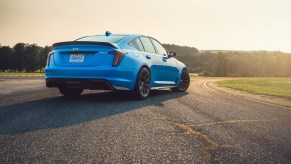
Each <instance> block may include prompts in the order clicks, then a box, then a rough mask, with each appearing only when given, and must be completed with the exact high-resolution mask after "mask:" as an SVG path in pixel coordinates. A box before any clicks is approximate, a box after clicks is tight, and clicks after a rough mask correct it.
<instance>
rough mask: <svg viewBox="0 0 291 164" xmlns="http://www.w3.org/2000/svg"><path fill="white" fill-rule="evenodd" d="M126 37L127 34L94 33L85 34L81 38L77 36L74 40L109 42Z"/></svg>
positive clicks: (115, 41)
mask: <svg viewBox="0 0 291 164" xmlns="http://www.w3.org/2000/svg"><path fill="white" fill-rule="evenodd" d="M125 37H127V35H110V36H105V35H95V36H85V37H83V38H79V39H77V40H76V41H94V42H109V43H117V42H119V41H121V40H122V39H124V38H125Z"/></svg>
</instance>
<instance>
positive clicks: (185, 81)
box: [172, 68, 190, 92]
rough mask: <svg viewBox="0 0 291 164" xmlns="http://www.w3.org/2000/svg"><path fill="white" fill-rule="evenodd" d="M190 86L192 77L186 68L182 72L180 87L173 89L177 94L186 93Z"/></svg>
mask: <svg viewBox="0 0 291 164" xmlns="http://www.w3.org/2000/svg"><path fill="white" fill-rule="evenodd" d="M189 85H190V75H189V73H188V71H187V69H186V68H184V69H183V70H182V75H181V80H180V85H179V86H178V87H176V88H172V90H173V91H176V92H185V91H186V90H187V89H188V87H189Z"/></svg>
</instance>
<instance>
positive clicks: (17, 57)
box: [0, 43, 52, 72]
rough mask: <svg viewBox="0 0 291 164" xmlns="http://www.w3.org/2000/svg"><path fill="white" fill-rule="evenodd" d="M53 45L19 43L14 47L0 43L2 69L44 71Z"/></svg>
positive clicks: (0, 64)
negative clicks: (42, 45) (41, 45)
mask: <svg viewBox="0 0 291 164" xmlns="http://www.w3.org/2000/svg"><path fill="white" fill-rule="evenodd" d="M51 50H52V47H50V46H45V47H40V46H38V45H36V44H25V43H18V44H16V45H15V46H13V47H12V48H11V47H9V46H1V45H0V71H15V72H34V71H43V70H44V67H45V65H46V58H47V54H48V52H50V51H51Z"/></svg>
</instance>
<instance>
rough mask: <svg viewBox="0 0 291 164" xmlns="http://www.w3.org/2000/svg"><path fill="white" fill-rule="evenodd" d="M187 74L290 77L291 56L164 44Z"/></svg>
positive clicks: (277, 52)
mask: <svg viewBox="0 0 291 164" xmlns="http://www.w3.org/2000/svg"><path fill="white" fill-rule="evenodd" d="M164 46H165V47H166V48H167V50H169V51H175V50H176V51H177V52H178V53H177V57H176V58H177V59H178V60H180V61H182V62H184V63H185V65H186V66H187V67H188V69H189V70H190V72H193V73H200V74H202V75H205V76H243V77H250V76H251V77H253V76H291V54H290V53H284V52H280V51H202V52H199V51H198V50H197V49H196V48H194V47H192V48H191V47H185V46H184V47H181V46H177V45H169V44H166V45H164Z"/></svg>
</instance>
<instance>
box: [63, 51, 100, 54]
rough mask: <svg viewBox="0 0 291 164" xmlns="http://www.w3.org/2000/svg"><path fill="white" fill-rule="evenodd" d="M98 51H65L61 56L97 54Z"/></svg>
mask: <svg viewBox="0 0 291 164" xmlns="http://www.w3.org/2000/svg"><path fill="white" fill-rule="evenodd" d="M97 52H98V51H65V52H59V53H60V54H96V53H97Z"/></svg>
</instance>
